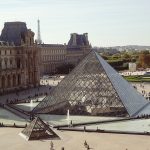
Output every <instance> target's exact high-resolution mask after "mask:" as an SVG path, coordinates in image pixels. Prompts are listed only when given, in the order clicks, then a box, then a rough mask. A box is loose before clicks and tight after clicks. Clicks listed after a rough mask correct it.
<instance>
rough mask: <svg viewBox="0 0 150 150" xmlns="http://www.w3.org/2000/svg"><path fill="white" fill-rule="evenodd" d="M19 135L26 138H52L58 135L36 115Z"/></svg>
mask: <svg viewBox="0 0 150 150" xmlns="http://www.w3.org/2000/svg"><path fill="white" fill-rule="evenodd" d="M20 135H21V136H22V137H24V138H25V139H26V140H39V139H53V138H59V136H58V135H57V134H56V133H55V132H54V131H53V130H52V129H51V128H50V127H49V126H48V125H46V124H45V123H44V122H43V121H42V120H41V119H40V118H39V117H36V118H35V119H34V120H33V121H32V122H31V123H30V124H29V125H28V126H27V127H26V128H25V129H24V130H23V131H22V132H21V133H20Z"/></svg>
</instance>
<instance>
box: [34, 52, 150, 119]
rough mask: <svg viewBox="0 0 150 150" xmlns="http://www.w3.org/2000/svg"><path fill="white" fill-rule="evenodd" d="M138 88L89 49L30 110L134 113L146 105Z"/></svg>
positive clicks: (35, 111) (82, 113)
mask: <svg viewBox="0 0 150 150" xmlns="http://www.w3.org/2000/svg"><path fill="white" fill-rule="evenodd" d="M147 103H148V102H147V101H146V100H145V99H143V97H142V96H141V95H139V93H137V91H135V89H134V88H133V87H132V86H131V85H130V84H129V83H128V82H127V81H125V80H124V79H123V77H121V75H119V73H117V72H116V71H115V70H114V69H113V68H112V67H111V66H110V65H109V64H108V63H107V62H106V61H105V60H104V59H103V58H102V57H101V56H99V54H97V53H96V52H94V51H92V52H91V53H90V54H89V55H87V56H86V57H85V58H84V59H83V60H82V61H81V62H80V63H79V65H78V66H77V67H76V68H75V69H74V70H73V71H72V72H71V73H70V74H69V75H67V76H66V77H65V78H64V79H63V80H62V81H61V82H60V83H59V84H58V86H56V87H55V88H54V89H53V90H52V91H51V94H50V96H47V97H46V98H45V99H44V100H43V101H42V102H40V103H39V104H38V105H37V106H36V107H35V108H34V109H33V113H50V114H66V112H67V110H68V109H69V111H70V113H71V114H72V115H94V116H134V115H136V114H137V113H138V112H139V110H141V108H143V107H144V106H145V105H147Z"/></svg>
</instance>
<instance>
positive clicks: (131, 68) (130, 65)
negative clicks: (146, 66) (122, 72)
mask: <svg viewBox="0 0 150 150" xmlns="http://www.w3.org/2000/svg"><path fill="white" fill-rule="evenodd" d="M129 71H132V72H134V71H136V63H129Z"/></svg>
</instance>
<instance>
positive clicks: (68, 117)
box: [66, 109, 70, 125]
mask: <svg viewBox="0 0 150 150" xmlns="http://www.w3.org/2000/svg"><path fill="white" fill-rule="evenodd" d="M66 120H67V122H68V125H69V124H70V113H69V109H68V110H67V119H66Z"/></svg>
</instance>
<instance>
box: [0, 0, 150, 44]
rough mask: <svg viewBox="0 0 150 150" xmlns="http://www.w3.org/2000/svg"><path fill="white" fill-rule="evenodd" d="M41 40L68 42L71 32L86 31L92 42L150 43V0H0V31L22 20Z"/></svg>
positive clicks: (45, 41)
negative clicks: (38, 28)
mask: <svg viewBox="0 0 150 150" xmlns="http://www.w3.org/2000/svg"><path fill="white" fill-rule="evenodd" d="M38 18H39V19H40V22H41V37H42V40H43V42H44V43H51V44H52V43H53V44H54V43H55V44H57V43H62V44H63V43H67V42H68V40H69V38H70V33H79V34H82V33H85V32H87V33H88V34H89V41H90V42H91V44H92V46H116V45H133V44H138V45H150V0H0V31H1V30H2V28H3V26H4V22H7V21H23V22H26V23H27V27H28V28H31V29H32V30H33V31H34V32H35V33H36V34H35V38H36V36H37V19H38Z"/></svg>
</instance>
